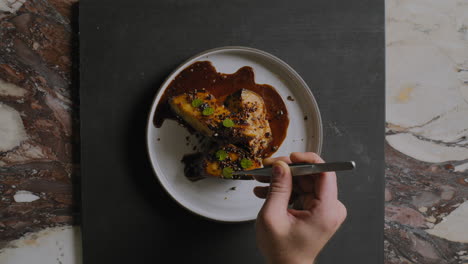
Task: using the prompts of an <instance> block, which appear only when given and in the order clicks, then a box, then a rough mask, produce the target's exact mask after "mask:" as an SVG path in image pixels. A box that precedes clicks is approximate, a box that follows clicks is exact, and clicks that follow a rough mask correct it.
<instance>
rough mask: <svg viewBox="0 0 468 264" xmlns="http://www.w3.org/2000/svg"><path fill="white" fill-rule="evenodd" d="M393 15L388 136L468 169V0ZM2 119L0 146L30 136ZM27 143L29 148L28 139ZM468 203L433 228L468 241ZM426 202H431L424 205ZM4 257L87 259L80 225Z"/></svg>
mask: <svg viewBox="0 0 468 264" xmlns="http://www.w3.org/2000/svg"><path fill="white" fill-rule="evenodd" d="M25 2H26V0H0V11H3V12H10V13H14V12H17V11H18V10H19V8H20V7H21V6H22V5H23V4H24V3H25ZM0 17H1V15H0ZM386 17H387V18H386V22H387V24H386V42H387V43H386V45H387V51H386V52H387V54H386V55H387V73H386V79H387V84H386V102H387V104H386V115H387V116H386V120H387V123H388V125H387V130H388V132H389V133H388V135H387V142H388V143H389V144H390V145H391V146H392V147H393V148H394V149H396V150H398V151H400V152H402V153H404V154H405V155H407V156H409V157H412V158H415V159H417V160H420V161H425V162H431V163H437V162H445V161H457V163H455V165H456V166H455V170H456V171H458V172H462V171H466V170H468V1H466V0H443V1H441V0H387V1H386ZM25 92H26V90H25V89H24V88H22V87H19V86H16V85H13V84H10V83H7V82H5V81H3V80H0V95H4V96H12V97H15V96H17V97H18V98H21V96H23V95H24V94H25ZM0 124H1V126H0V139H1V140H0V151H1V150H6V149H12V148H15V147H17V146H19V145H20V144H21V142H23V141H24V140H25V139H27V134H26V132H25V130H24V126H23V123H22V122H21V113H19V112H18V111H16V110H14V109H12V108H11V107H8V106H6V105H3V104H0ZM22 148H25V149H26V150H28V149H27V148H28V145H27V144H22ZM26 150H25V151H26ZM28 151H29V150H28ZM30 152H31V153H33V152H34V151H30ZM25 153H26V152H25ZM28 153H29V152H28ZM28 155H29V154H28ZM31 155H32V154H31ZM0 165H2V164H0ZM389 195H390V194H389ZM14 197H15V202H16V203H30V202H35V201H36V197H37V196H36V195H35V194H32V193H26V192H22V191H21V190H18V192H17V193H16V194H15V196H14ZM426 198H427V197H426ZM388 199H391V197H390V198H388ZM418 199H419V198H418ZM420 200H421V199H420ZM426 200H427V199H426ZM426 200H425V201H426ZM467 208H468V204H467V202H464V203H461V204H459V205H457V207H456V208H454V209H453V210H452V211H451V212H450V213H449V214H448V215H446V216H445V220H443V221H442V222H440V223H437V224H433V223H435V222H436V218H434V217H433V216H430V217H427V218H426V219H425V221H426V224H427V226H428V227H429V229H428V230H427V232H428V233H430V234H432V235H434V236H437V237H441V238H444V239H447V240H450V241H461V242H468V234H467V233H466V230H468V226H467V225H468V224H467V223H468V222H467V218H468V216H467V212H468V209H467ZM418 209H419V212H421V213H426V212H427V211H428V210H430V208H428V207H427V206H423V205H421V206H420V207H419V208H418ZM417 213H418V212H417V211H415V212H414V214H417ZM414 241H419V242H418V243H419V244H418V243H416V244H415V247H416V249H417V248H421V247H422V248H424V247H426V246H427V245H426V244H427V242H425V241H422V240H417V239H416V240H414ZM424 243H426V244H424ZM466 253H467V252H464V251H460V252H459V259H461V260H463V259H466V258H467V257H466ZM423 255H425V256H427V257H435V256H436V254H435V253H434V252H425V253H424V254H423ZM0 263H11V264H23V263H39V264H41V263H60V264H78V263H81V238H80V234H79V228H78V227H70V226H65V227H55V228H47V229H45V230H42V231H40V232H36V233H29V234H26V235H25V236H23V237H22V238H20V239H18V240H15V241H12V242H10V243H9V244H8V245H7V246H6V247H5V248H3V249H2V250H0Z"/></svg>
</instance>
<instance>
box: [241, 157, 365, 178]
mask: <svg viewBox="0 0 468 264" xmlns="http://www.w3.org/2000/svg"><path fill="white" fill-rule="evenodd" d="M288 165H289V168H290V169H291V174H292V176H303V175H309V174H317V173H321V172H326V171H344V170H352V169H354V168H356V163H355V162H354V161H344V162H328V163H291V164H288ZM271 174H272V167H271V166H266V167H263V168H260V169H255V170H248V171H235V172H233V173H232V175H233V178H232V179H234V180H236V179H237V180H248V179H252V176H271Z"/></svg>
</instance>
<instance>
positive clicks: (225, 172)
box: [223, 167, 234, 179]
mask: <svg viewBox="0 0 468 264" xmlns="http://www.w3.org/2000/svg"><path fill="white" fill-rule="evenodd" d="M233 172H234V170H233V169H232V168H231V167H226V168H223V177H224V178H228V179H231V178H232V173H233Z"/></svg>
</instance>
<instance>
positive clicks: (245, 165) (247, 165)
mask: <svg viewBox="0 0 468 264" xmlns="http://www.w3.org/2000/svg"><path fill="white" fill-rule="evenodd" d="M252 165H253V162H252V161H251V160H249V159H242V160H241V167H242V168H244V169H248V168H250V167H252Z"/></svg>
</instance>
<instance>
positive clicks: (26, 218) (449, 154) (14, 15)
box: [0, 0, 468, 264]
mask: <svg viewBox="0 0 468 264" xmlns="http://www.w3.org/2000/svg"><path fill="white" fill-rule="evenodd" d="M76 9H77V1H76V0H0V54H1V56H0V194H1V195H0V197H1V199H0V263H13V264H15V263H29V262H34V263H63V264H71V263H81V238H80V230H79V222H77V221H78V217H76V216H77V214H78V208H79V203H78V202H77V201H79V197H78V193H77V192H76V190H77V189H78V188H77V187H79V186H78V185H79V182H80V179H79V173H78V172H79V157H78V156H79V155H78V153H79V150H78V147H77V146H79V145H78V144H77V143H78V137H79V131H78V125H79V122H78V116H76V113H77V111H76V110H77V105H76V104H75V102H77V96H76V95H77V89H78V87H77V85H76V84H77V81H76V75H74V74H73V73H74V72H76V69H75V68H74V67H76V61H77V54H76V52H74V51H76V49H75V47H74V45H75V44H76V43H77V42H76V39H77V35H76V30H75V27H76V21H72V20H71V18H72V17H75V16H73V14H74V12H75V11H76ZM386 46H387V50H386V53H387V54H386V55H387V72H386V79H387V83H386V121H387V125H386V128H387V129H386V144H385V154H386V175H385V177H386V189H385V227H384V229H385V241H384V248H385V263H388V264H400V263H437V264H442V263H468V221H467V219H468V201H467V199H468V2H467V1H466V0H445V1H435V0H424V1H423V0H387V1H386Z"/></svg>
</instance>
